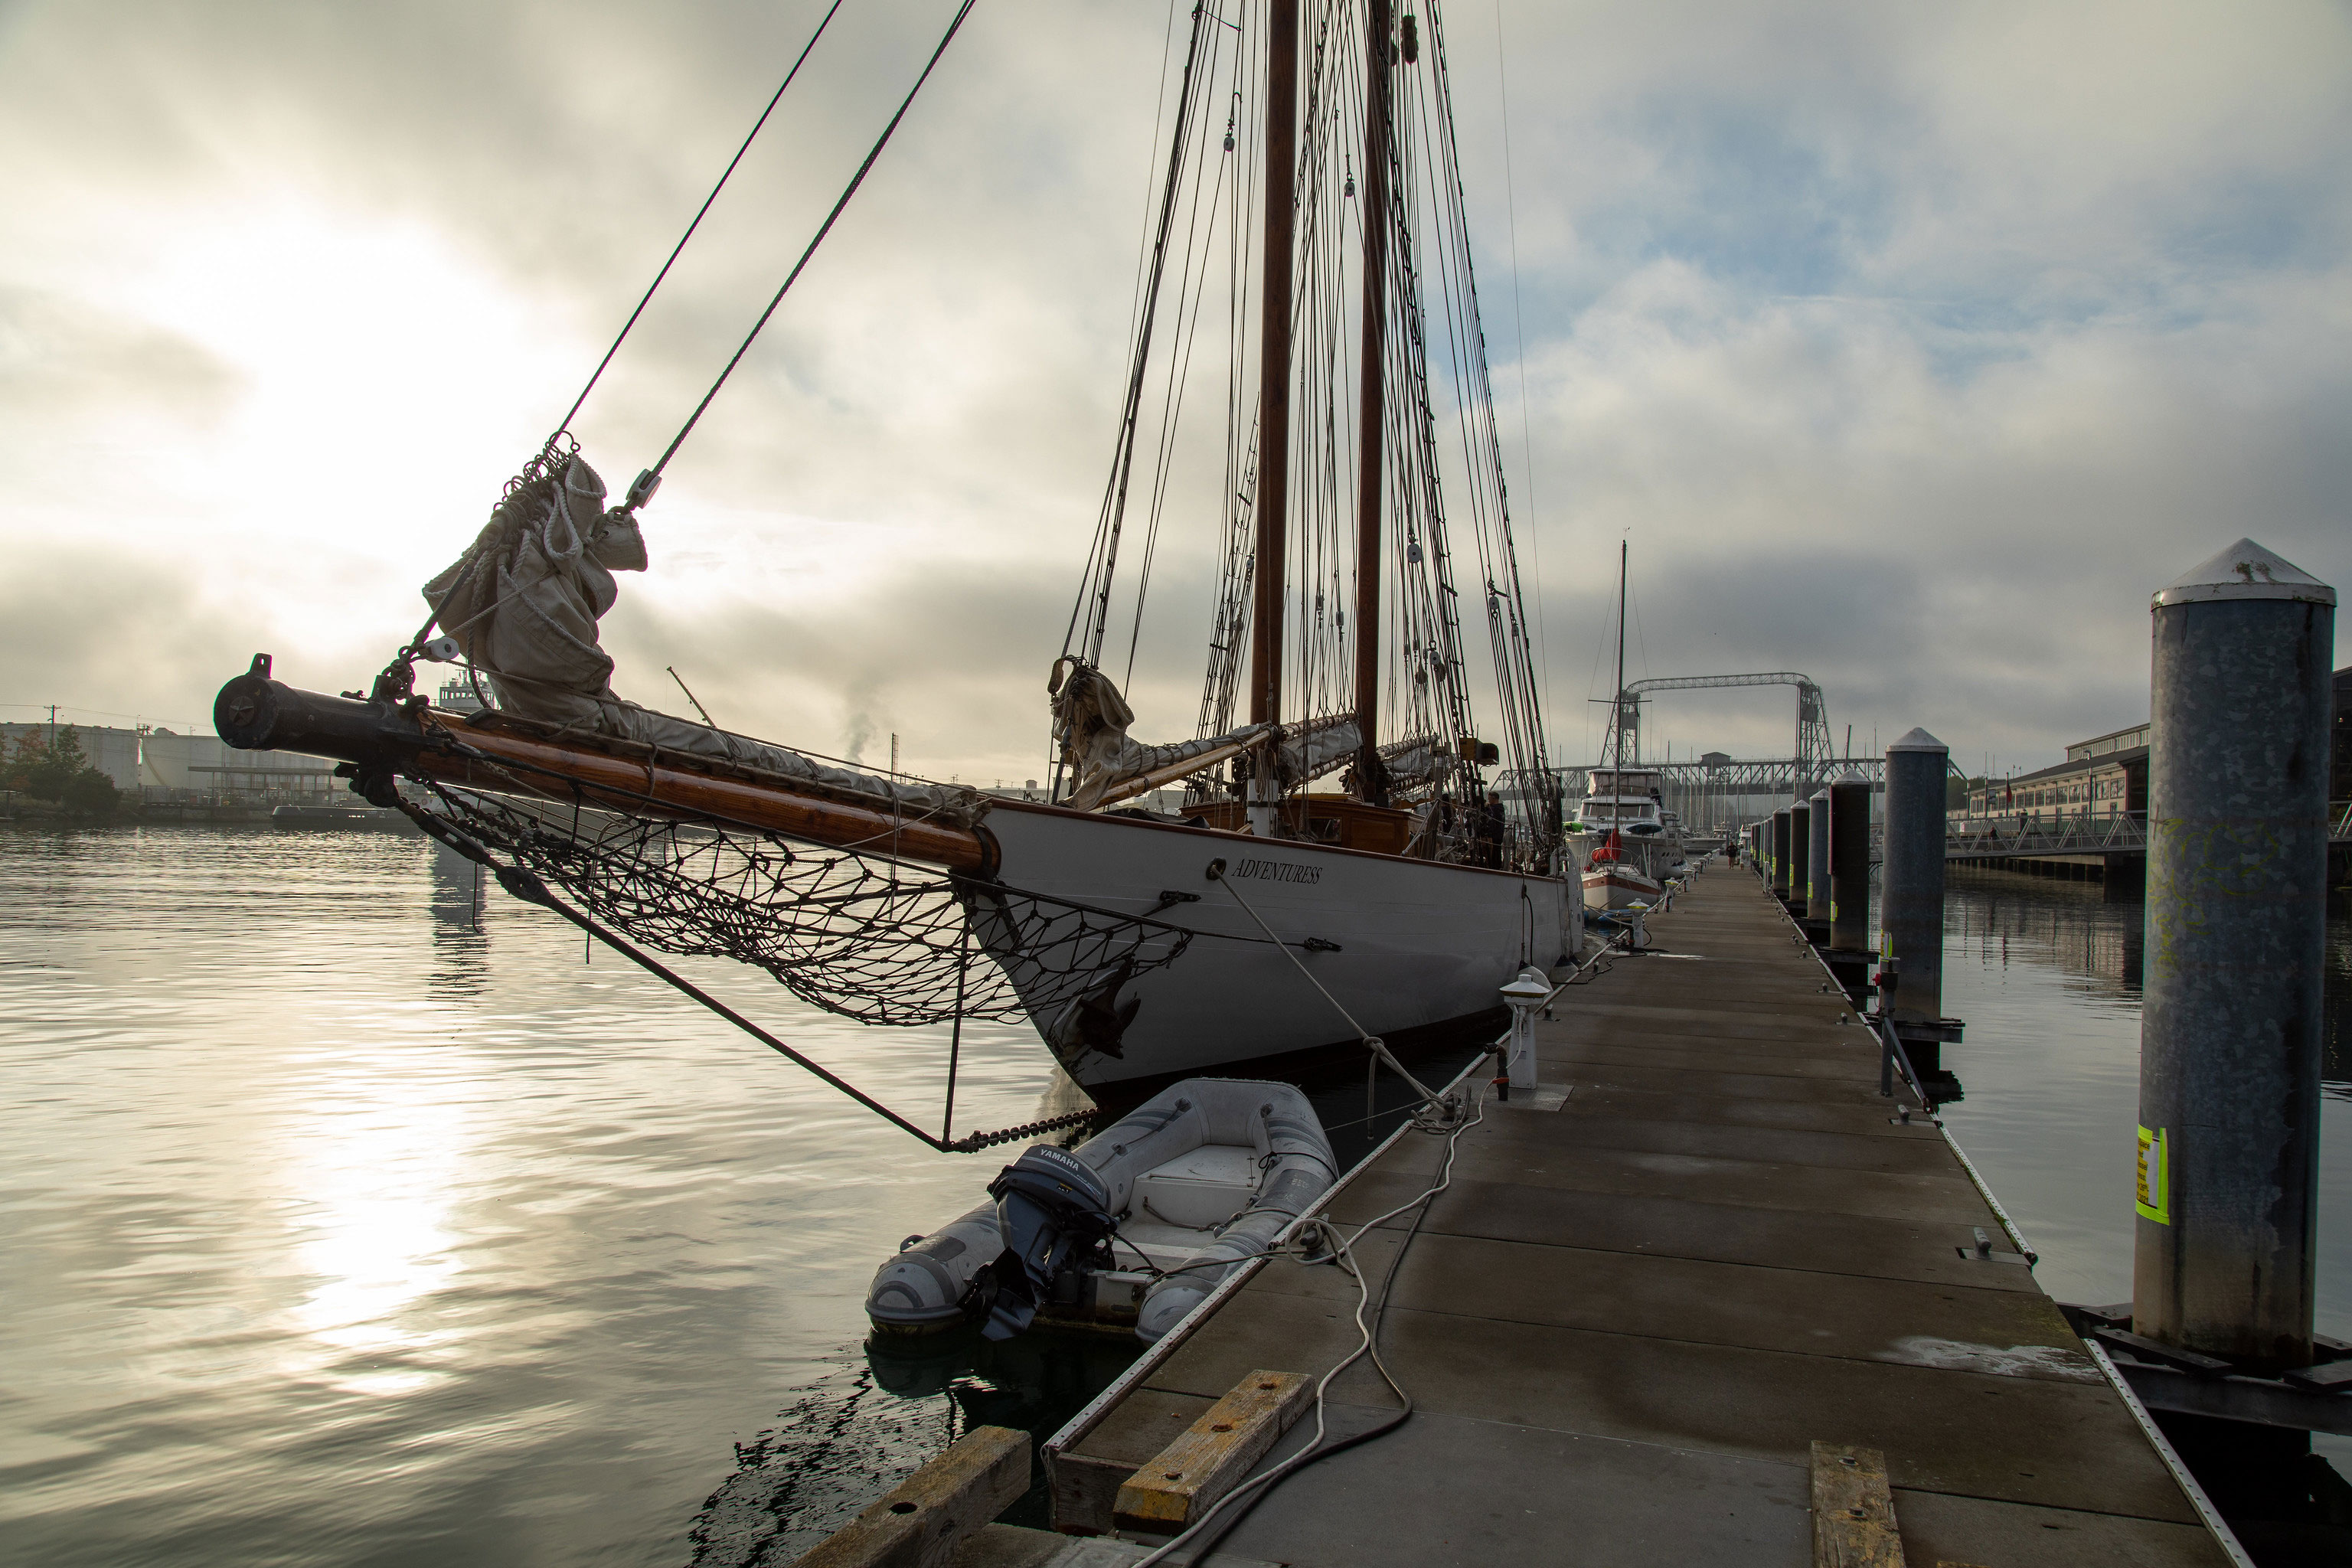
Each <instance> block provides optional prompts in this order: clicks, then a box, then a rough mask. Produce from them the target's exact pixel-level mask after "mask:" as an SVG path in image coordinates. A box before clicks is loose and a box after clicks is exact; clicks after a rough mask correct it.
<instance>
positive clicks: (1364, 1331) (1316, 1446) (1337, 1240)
mask: <svg viewBox="0 0 2352 1568" xmlns="http://www.w3.org/2000/svg"><path fill="white" fill-rule="evenodd" d="M1242 907H1243V908H1244V909H1247V908H1248V907H1249V906H1248V905H1246V904H1244V905H1243V906H1242ZM1475 1106H1476V1110H1477V1114H1476V1115H1475V1116H1473V1117H1471V1118H1470V1119H1469V1120H1468V1121H1464V1122H1463V1123H1462V1124H1461V1125H1460V1126H1458V1127H1456V1128H1455V1129H1454V1131H1453V1133H1452V1134H1451V1135H1450V1136H1448V1137H1447V1139H1446V1140H1445V1163H1444V1165H1442V1166H1441V1167H1440V1168H1439V1171H1438V1177H1437V1182H1436V1184H1435V1185H1433V1186H1430V1187H1426V1188H1423V1190H1422V1191H1421V1192H1420V1193H1418V1194H1415V1195H1414V1196H1412V1197H1410V1198H1407V1199H1406V1200H1405V1201H1404V1202H1403V1203H1401V1204H1399V1205H1397V1206H1396V1207H1394V1208H1392V1209H1391V1210H1389V1211H1388V1212H1387V1213H1386V1214H1383V1215H1374V1216H1373V1217H1372V1218H1370V1219H1368V1220H1366V1221H1365V1222H1364V1223H1363V1224H1361V1225H1360V1226H1357V1227H1356V1228H1355V1231H1354V1232H1353V1234H1351V1235H1349V1236H1347V1237H1341V1236H1339V1234H1338V1231H1337V1229H1336V1228H1335V1227H1330V1226H1326V1228H1327V1229H1328V1230H1330V1233H1331V1244H1332V1251H1333V1253H1334V1255H1335V1256H1336V1257H1337V1258H1339V1260H1340V1261H1341V1262H1342V1264H1343V1266H1344V1267H1345V1268H1347V1270H1348V1272H1349V1274H1350V1275H1352V1276H1354V1278H1355V1281H1356V1332H1357V1333H1358V1334H1359V1335H1360V1341H1359V1342H1358V1344H1357V1346H1356V1348H1355V1349H1354V1350H1353V1351H1350V1352H1349V1353H1348V1356H1347V1359H1346V1360H1344V1361H1342V1362H1340V1363H1339V1364H1338V1365H1337V1366H1335V1367H1333V1368H1332V1369H1331V1370H1330V1371H1328V1372H1327V1373H1324V1374H1323V1376H1322V1377H1321V1379H1320V1380H1318V1382H1317V1383H1316V1384H1315V1436H1314V1439H1313V1441H1311V1442H1309V1443H1308V1444H1307V1447H1304V1448H1301V1449H1299V1450H1298V1452H1297V1453H1296V1454H1293V1455H1292V1456H1291V1457H1290V1458H1287V1459H1285V1460H1283V1461H1282V1463H1280V1464H1278V1465H1276V1466H1275V1467H1274V1468H1272V1469H1270V1470H1267V1471H1266V1472H1265V1474H1264V1475H1259V1476H1253V1477H1251V1478H1250V1479H1248V1480H1245V1481H1244V1482H1242V1484H1241V1485H1239V1486H1237V1487H1235V1488H1234V1489H1233V1490H1231V1491H1229V1492H1227V1493H1226V1494H1225V1495H1224V1496H1223V1497H1221V1498H1219V1499H1218V1500H1216V1501H1215V1502H1213V1503H1211V1504H1210V1505H1209V1507H1208V1510H1207V1511H1205V1512H1204V1513H1202V1515H1201V1517H1200V1518H1199V1519H1196V1520H1194V1521H1192V1523H1191V1524H1188V1525H1186V1526H1185V1527H1184V1529H1183V1530H1182V1531H1180V1532H1178V1533H1177V1534H1176V1535H1174V1536H1173V1537H1171V1538H1170V1539H1169V1540H1168V1541H1167V1542H1164V1543H1162V1544H1161V1545H1160V1546H1159V1547H1158V1548H1156V1549H1155V1550H1153V1551H1152V1552H1150V1554H1149V1555H1147V1556H1143V1557H1139V1558H1138V1559H1136V1561H1135V1564H1134V1568H1153V1564H1155V1563H1161V1562H1163V1561H1165V1560H1166V1558H1167V1556H1168V1554H1169V1553H1170V1552H1173V1551H1175V1550H1176V1549H1177V1548H1178V1547H1179V1546H1181V1545H1183V1544H1184V1543H1185V1542H1189V1541H1191V1540H1192V1537H1193V1536H1195V1535H1197V1534H1199V1533H1200V1531H1202V1528H1203V1527H1204V1526H1206V1525H1207V1524H1208V1522H1209V1521H1211V1520H1213V1519H1214V1518H1216V1516H1217V1515H1218V1514H1219V1513H1220V1512H1222V1511H1223V1510H1224V1508H1225V1507H1226V1505H1227V1504H1229V1503H1233V1502H1235V1501H1238V1500H1240V1499H1242V1498H1243V1497H1244V1496H1246V1495H1248V1494H1249V1493H1251V1492H1255V1491H1259V1490H1261V1489H1272V1488H1273V1487H1274V1486H1275V1485H1276V1484H1277V1483H1278V1482H1280V1481H1281V1480H1282V1479H1284V1478H1286V1477H1287V1476H1289V1475H1290V1474H1291V1473H1292V1472H1293V1471H1295V1470H1297V1469H1299V1468H1303V1467H1305V1466H1306V1465H1307V1464H1310V1463H1312V1462H1313V1461H1314V1460H1315V1459H1317V1458H1320V1457H1321V1455H1322V1454H1323V1453H1324V1451H1325V1450H1324V1447H1323V1445H1324V1441H1325V1439H1326V1438H1328V1436H1330V1428H1329V1425H1328V1408H1327V1403H1326V1396H1327V1395H1328V1393H1329V1391H1330V1387H1331V1384H1332V1382H1333V1380H1334V1379H1336V1378H1337V1377H1338V1376H1339V1374H1340V1373H1343V1372H1345V1371H1347V1370H1348V1369H1349V1367H1351V1366H1353V1365H1355V1364H1356V1363H1358V1362H1359V1361H1361V1360H1362V1359H1364V1358H1365V1357H1366V1356H1368V1355H1369V1356H1370V1358H1371V1362H1372V1365H1373V1366H1375V1367H1377V1368H1378V1369H1379V1370H1380V1374H1381V1381H1382V1382H1384V1383H1386V1384H1388V1385H1389V1387H1391V1389H1393V1390H1395V1391H1396V1396H1397V1398H1399V1399H1400V1400H1402V1401H1403V1403H1404V1409H1403V1411H1402V1414H1401V1415H1399V1416H1398V1418H1397V1420H1396V1421H1395V1422H1391V1424H1390V1428H1393V1427H1394V1426H1397V1425H1400V1424H1402V1421H1403V1419H1404V1418H1405V1416H1409V1415H1412V1408H1413V1405H1412V1394H1407V1393H1406V1392H1405V1391H1404V1385H1403V1384H1401V1383H1399V1382H1398V1381H1397V1380H1396V1374H1395V1373H1391V1371H1390V1370H1389V1366H1388V1363H1386V1362H1385V1361H1382V1360H1381V1352H1380V1347H1379V1346H1378V1345H1377V1344H1375V1343H1374V1342H1373V1332H1372V1328H1373V1326H1372V1325H1371V1324H1370V1323H1367V1322H1365V1321H1364V1313H1365V1311H1366V1310H1367V1309H1369V1308H1370V1306H1371V1301H1372V1289H1371V1286H1370V1283H1369V1282H1368V1281H1367V1280H1366V1279H1364V1271H1363V1269H1362V1268H1360V1267H1359V1266H1358V1265H1357V1262H1356V1253H1355V1246H1356V1243H1357V1242H1359V1241H1361V1240H1362V1239H1363V1238H1364V1236H1365V1234H1366V1233H1367V1232H1369V1231H1370V1230H1371V1229H1372V1228H1373V1227H1374V1226H1380V1225H1384V1224H1386V1223H1387V1222H1388V1221H1390V1220H1392V1219H1394V1218H1395V1217H1396V1216H1397V1215H1401V1214H1402V1213H1404V1212H1405V1211H1406V1210H1407V1209H1410V1208H1412V1207H1413V1206H1414V1205H1416V1204H1423V1203H1428V1202H1431V1201H1433V1199H1435V1198H1436V1196H1437V1194H1440V1193H1442V1192H1444V1191H1445V1189H1446V1188H1448V1187H1449V1186H1451V1185H1453V1184H1454V1149H1455V1145H1457V1144H1458V1143H1459V1142H1461V1139H1462V1134H1464V1133H1465V1132H1467V1131H1470V1129H1472V1128H1473V1127H1475V1126H1477V1125H1478V1123H1479V1122H1481V1121H1485V1120H1486V1087H1485V1086H1484V1085H1483V1084H1482V1085H1481V1086H1480V1087H1479V1092H1478V1097H1477V1100H1476V1101H1475ZM1422 1217H1423V1218H1426V1217H1427V1215H1426V1214H1425V1213H1424V1214H1423V1216H1422ZM1420 1228H1421V1221H1420V1219H1416V1220H1414V1222H1413V1229H1414V1230H1415V1231H1418V1230H1419V1229H1420ZM1411 1240H1412V1237H1410V1236H1408V1237H1406V1243H1407V1245H1410V1243H1411ZM1403 1261H1404V1254H1403V1248H1402V1247H1400V1248H1399V1249H1398V1254H1397V1261H1396V1262H1395V1263H1392V1264H1391V1265H1390V1266H1389V1275H1388V1279H1387V1280H1386V1281H1384V1282H1383V1283H1382V1285H1381V1310H1383V1311H1385V1310H1387V1307H1388V1295H1389V1290H1390V1289H1391V1287H1392V1286H1393V1285H1394V1284H1395V1283H1396V1276H1397V1270H1398V1269H1399V1268H1401V1267H1402V1264H1403ZM1384 1430H1386V1429H1384ZM1379 1435H1380V1434H1379V1433H1368V1434H1366V1435H1365V1436H1379ZM1212 1549H1213V1548H1212ZM1196 1561H1197V1559H1196Z"/></svg>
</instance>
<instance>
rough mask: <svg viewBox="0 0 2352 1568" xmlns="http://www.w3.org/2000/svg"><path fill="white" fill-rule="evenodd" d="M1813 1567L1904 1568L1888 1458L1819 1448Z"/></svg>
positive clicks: (1842, 1447) (1836, 1446) (1832, 1446)
mask: <svg viewBox="0 0 2352 1568" xmlns="http://www.w3.org/2000/svg"><path fill="white" fill-rule="evenodd" d="M1812 1461H1813V1568H1903V1537H1902V1533H1901V1532H1900V1531H1897V1530H1896V1529H1895V1496H1894V1493H1893V1492H1891V1491H1890V1490H1889V1489H1887V1485H1886V1456H1885V1455H1884V1454H1882V1453H1880V1452H1879V1451H1878V1450H1877V1449H1875V1448H1857V1447H1851V1446H1849V1445H1846V1444H1842V1443H1823V1442H1820V1441H1818V1440H1816V1441H1815V1442H1814V1444H1813V1453H1812Z"/></svg>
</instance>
